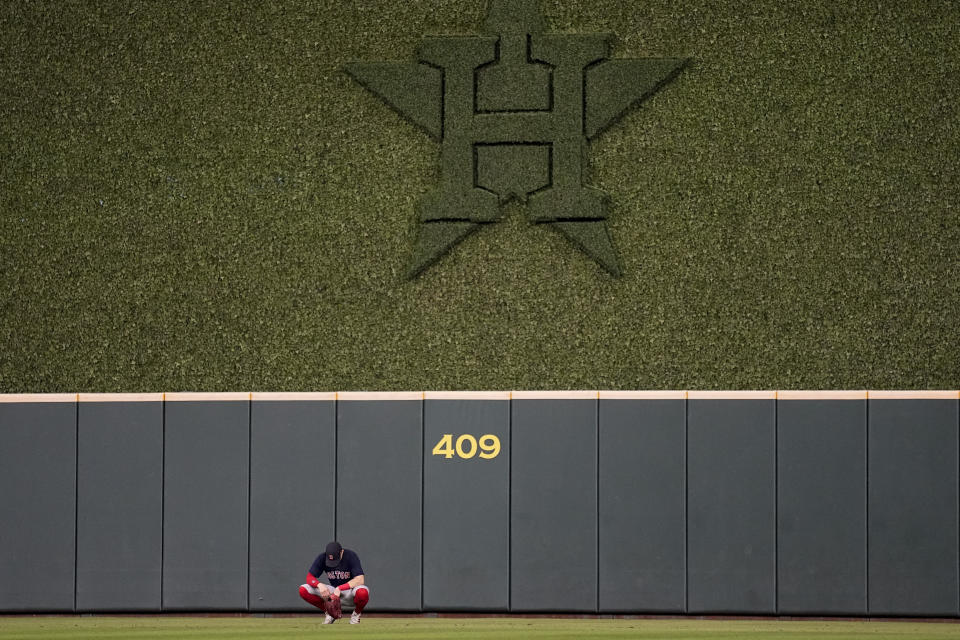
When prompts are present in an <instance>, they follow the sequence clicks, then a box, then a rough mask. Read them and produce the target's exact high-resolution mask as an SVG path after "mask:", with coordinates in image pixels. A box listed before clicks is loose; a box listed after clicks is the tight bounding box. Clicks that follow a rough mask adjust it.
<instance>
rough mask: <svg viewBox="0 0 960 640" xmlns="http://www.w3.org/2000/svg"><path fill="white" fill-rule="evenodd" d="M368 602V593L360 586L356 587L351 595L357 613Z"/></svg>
mask: <svg viewBox="0 0 960 640" xmlns="http://www.w3.org/2000/svg"><path fill="white" fill-rule="evenodd" d="M368 602H370V591H369V590H368V589H367V588H366V587H364V586H362V585H361V586H359V587H357V588H356V589H355V590H354V593H353V604H354V606H355V607H356V609H357V611H361V610H362V609H363V608H364V607H365V606H367V603H368Z"/></svg>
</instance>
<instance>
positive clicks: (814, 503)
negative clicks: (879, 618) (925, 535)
mask: <svg viewBox="0 0 960 640" xmlns="http://www.w3.org/2000/svg"><path fill="white" fill-rule="evenodd" d="M777 427H778V437H777V451H778V455H777V458H778V465H779V467H778V473H779V480H778V513H777V517H778V536H777V541H778V556H777V562H778V571H779V573H778V576H779V577H778V585H777V587H778V594H779V596H778V600H779V607H780V613H791V614H833V615H841V614H844V615H864V614H866V613H867V566H866V565H867V525H866V521H867V495H866V494H867V461H866V455H867V451H866V447H867V401H866V399H863V400H782V401H780V402H779V403H778V410H777Z"/></svg>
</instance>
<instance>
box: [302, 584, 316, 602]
mask: <svg viewBox="0 0 960 640" xmlns="http://www.w3.org/2000/svg"><path fill="white" fill-rule="evenodd" d="M311 595H313V594H312V593H310V590H309V589H307V585H305V584H302V585H300V597H301V598H303V599H304V600H306V601H307V602H309V601H310V598H309V597H308V596H311Z"/></svg>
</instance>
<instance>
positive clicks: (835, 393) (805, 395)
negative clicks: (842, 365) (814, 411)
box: [777, 390, 867, 400]
mask: <svg viewBox="0 0 960 640" xmlns="http://www.w3.org/2000/svg"><path fill="white" fill-rule="evenodd" d="M866 399H867V392H866V391H839V390H824V391H814V390H810V391H803V390H789V391H777V400H866Z"/></svg>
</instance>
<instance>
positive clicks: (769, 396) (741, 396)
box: [687, 390, 777, 400]
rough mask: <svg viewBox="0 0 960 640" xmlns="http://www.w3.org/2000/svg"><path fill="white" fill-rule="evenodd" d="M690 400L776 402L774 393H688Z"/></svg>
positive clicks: (775, 393) (718, 391)
mask: <svg viewBox="0 0 960 640" xmlns="http://www.w3.org/2000/svg"><path fill="white" fill-rule="evenodd" d="M687 398H689V399H690V400H776V399H777V392H776V391H720V390H717V391H688V392H687Z"/></svg>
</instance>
